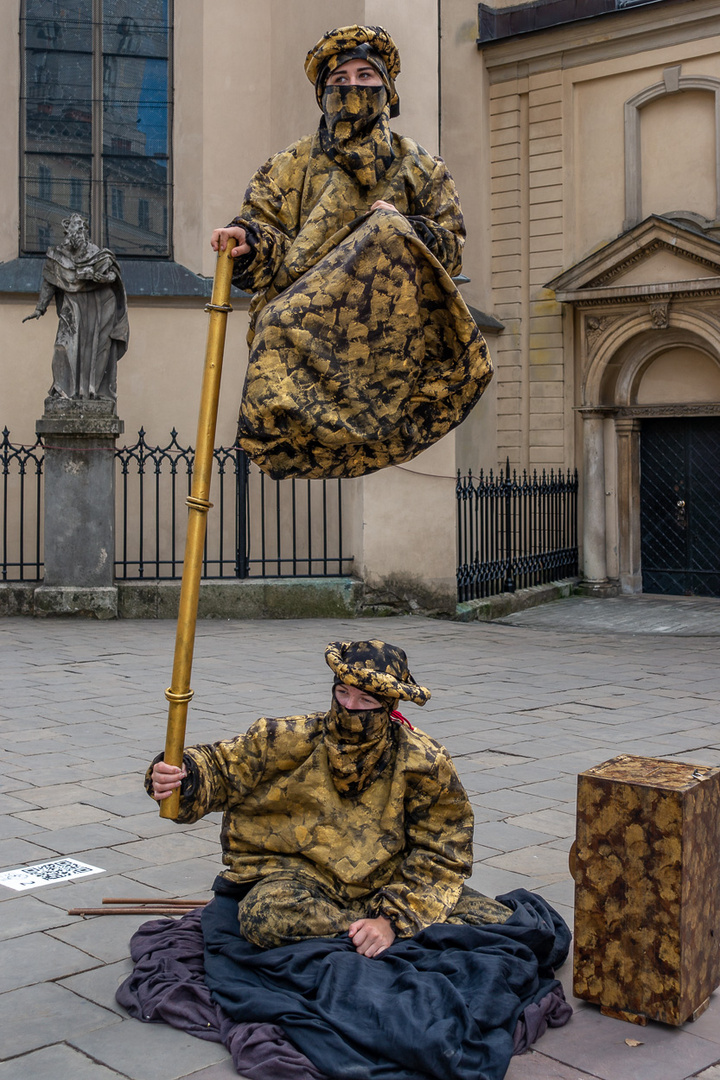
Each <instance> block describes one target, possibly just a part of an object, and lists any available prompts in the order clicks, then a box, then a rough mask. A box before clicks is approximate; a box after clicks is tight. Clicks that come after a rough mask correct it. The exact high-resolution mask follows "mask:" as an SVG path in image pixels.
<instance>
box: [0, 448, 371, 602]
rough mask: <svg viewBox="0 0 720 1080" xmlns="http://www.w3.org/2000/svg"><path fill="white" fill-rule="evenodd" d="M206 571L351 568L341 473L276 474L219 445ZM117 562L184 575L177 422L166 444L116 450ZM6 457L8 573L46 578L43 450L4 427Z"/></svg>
mask: <svg viewBox="0 0 720 1080" xmlns="http://www.w3.org/2000/svg"><path fill="white" fill-rule="evenodd" d="M214 458H215V475H214V476H213V481H212V488H211V493H210V498H211V500H212V502H213V503H214V510H213V511H212V512H211V513H210V514H209V515H208V522H207V538H206V542H205V551H204V562H203V576H204V577H206V578H215V579H218V578H246V577H265V578H268V577H337V576H341V575H343V574H347V573H349V572H350V570H351V568H352V563H353V557H352V555H349V554H348V553H347V552H346V551H345V543H346V539H345V537H344V535H343V488H342V481H340V480H282V481H275V480H270V479H269V478H268V477H267V476H265V474H264V473H262V472H260V470H259V469H258V468H257V466H255V465H253V464H252V463H251V462H250V461H249V459H248V458H247V455H246V454H244V453H243V451H242V450H239V449H238V448H237V447H236V446H231V447H216V449H215V451H214ZM116 459H117V463H118V468H117V474H116V481H117V483H116V489H117V496H116V515H115V521H116V563H115V576H116V578H118V579H120V580H128V579H139V578H148V579H150V578H159V579H164V580H172V579H175V578H179V577H180V576H181V575H182V563H183V555H184V548H185V531H186V524H187V507H186V506H185V498H186V497H187V495H189V493H190V488H191V484H192V470H193V464H194V459H195V453H194V448H193V447H192V446H182V445H181V444H180V443H179V441H178V434H177V432H176V431H175V430H173V431H172V432H171V435H170V441H169V442H168V443H167V444H166V445H164V446H160V445H151V444H150V443H148V441H147V439H146V436H145V432H144V431H143V430H142V429H141V430H140V432H139V433H138V439H137V442H136V443H134V445H132V446H124V447H120V448H118V450H117V451H116ZM0 461H1V462H2V476H0V483H1V485H2V499H3V505H2V533H1V536H0V540H1V543H2V549H1V550H0V567H1V572H2V580H3V581H38V580H40V579H41V578H42V576H43V569H44V567H43V554H42V553H43V537H42V491H43V483H42V481H43V462H44V450H43V447H42V444H41V442H40V440H38V441H37V442H36V443H35V444H34V445H33V446H20V445H13V444H12V443H11V442H10V433H9V431H8V430H7V428H5V430H4V432H3V436H2V442H0Z"/></svg>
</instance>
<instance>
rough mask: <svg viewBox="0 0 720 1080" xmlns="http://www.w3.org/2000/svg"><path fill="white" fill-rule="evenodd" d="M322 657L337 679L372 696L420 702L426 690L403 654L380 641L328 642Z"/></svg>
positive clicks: (422, 700) (425, 699) (395, 647)
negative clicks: (419, 682) (413, 675)
mask: <svg viewBox="0 0 720 1080" xmlns="http://www.w3.org/2000/svg"><path fill="white" fill-rule="evenodd" d="M325 660H326V661H327V663H328V665H329V666H330V667H331V668H332V670H333V671H334V672H335V676H336V678H337V679H338V681H339V682H341V683H344V684H345V685H346V686H356V687H357V688H358V689H359V690H364V691H365V692H366V693H368V694H372V695H373V696H375V697H380V698H390V699H392V700H393V701H397V700H398V699H402V700H403V701H412V702H414V703H415V705H424V704H425V702H426V701H427V700H428V699H429V697H430V691H429V690H426V689H425V687H424V686H418V684H417V683H416V682H415V680H414V679H413V677H412V675H411V674H410V671H409V670H408V663H407V656H406V655H405V653H404V652H403V650H402V649H399V648H398V647H397V645H387V644H386V643H385V642H384V641H375V640H370V641H331V642H330V644H329V645H328V647H327V649H326V650H325Z"/></svg>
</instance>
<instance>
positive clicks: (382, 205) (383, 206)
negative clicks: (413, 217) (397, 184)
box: [370, 199, 400, 214]
mask: <svg viewBox="0 0 720 1080" xmlns="http://www.w3.org/2000/svg"><path fill="white" fill-rule="evenodd" d="M370 209H371V210H393V211H394V212H395V213H396V214H399V213H400V211H399V210H398V208H397V206H393V204H392V203H391V202H385V200H384V199H378V200H377V202H374V203H373V204H372V206H371V207H370Z"/></svg>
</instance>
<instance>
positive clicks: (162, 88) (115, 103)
mask: <svg viewBox="0 0 720 1080" xmlns="http://www.w3.org/2000/svg"><path fill="white" fill-rule="evenodd" d="M103 79H104V91H103V98H104V101H103V149H104V150H113V149H115V147H114V146H113V140H116V139H118V138H121V139H124V140H125V141H126V142H127V143H128V144H129V146H130V149H129V150H128V152H129V153H133V154H142V155H143V156H145V157H155V156H156V155H158V154H162V155H165V154H167V149H168V63H167V61H166V60H145V59H141V58H138V57H134V56H106V57H105V58H104V61H103Z"/></svg>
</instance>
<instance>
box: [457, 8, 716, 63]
mask: <svg viewBox="0 0 720 1080" xmlns="http://www.w3.org/2000/svg"><path fill="white" fill-rule="evenodd" d="M719 34H720V12H718V6H717V3H716V2H715V0H687V2H686V3H678V4H669V5H668V6H667V7H666V6H665V5H664V4H661V5H658V6H657V8H655V7H653V6H649V7H639V8H628V9H627V10H624V11H621V12H616V13H614V15H613V17H612V32H611V33H610V34H608V17H607V16H596V17H595V18H594V19H584V20H583V21H581V22H578V23H571V24H567V25H564V26H559V27H556V28H553V29H545V30H537V31H535V32H534V33H531V34H523V35H520V36H518V37H513V38H510V39H506V40H503V41H498V42H495V43H493V42H489V43H482V42H479V43H478V48H479V49H480V50H481V51H482V53H483V57H484V60H485V64H486V67H487V69H488V72H489V75H490V82H491V83H502V82H506V81H508V80H510V79H517V78H520V77H525V76H527V75H532V74H535V73H536V72H541V71H553V70H563V69H567V68H573V67H580V66H583V65H585V64H593V63H597V62H598V61H601V60H608V59H613V58H616V57H622V56H630V55H633V54H636V53H639V52H644V51H647V50H650V49H660V48H664V47H667V46H674V45H679V44H681V43H683V42H686V41H697V40H698V39H704V38H709V37H714V36H715V35H719Z"/></svg>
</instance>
